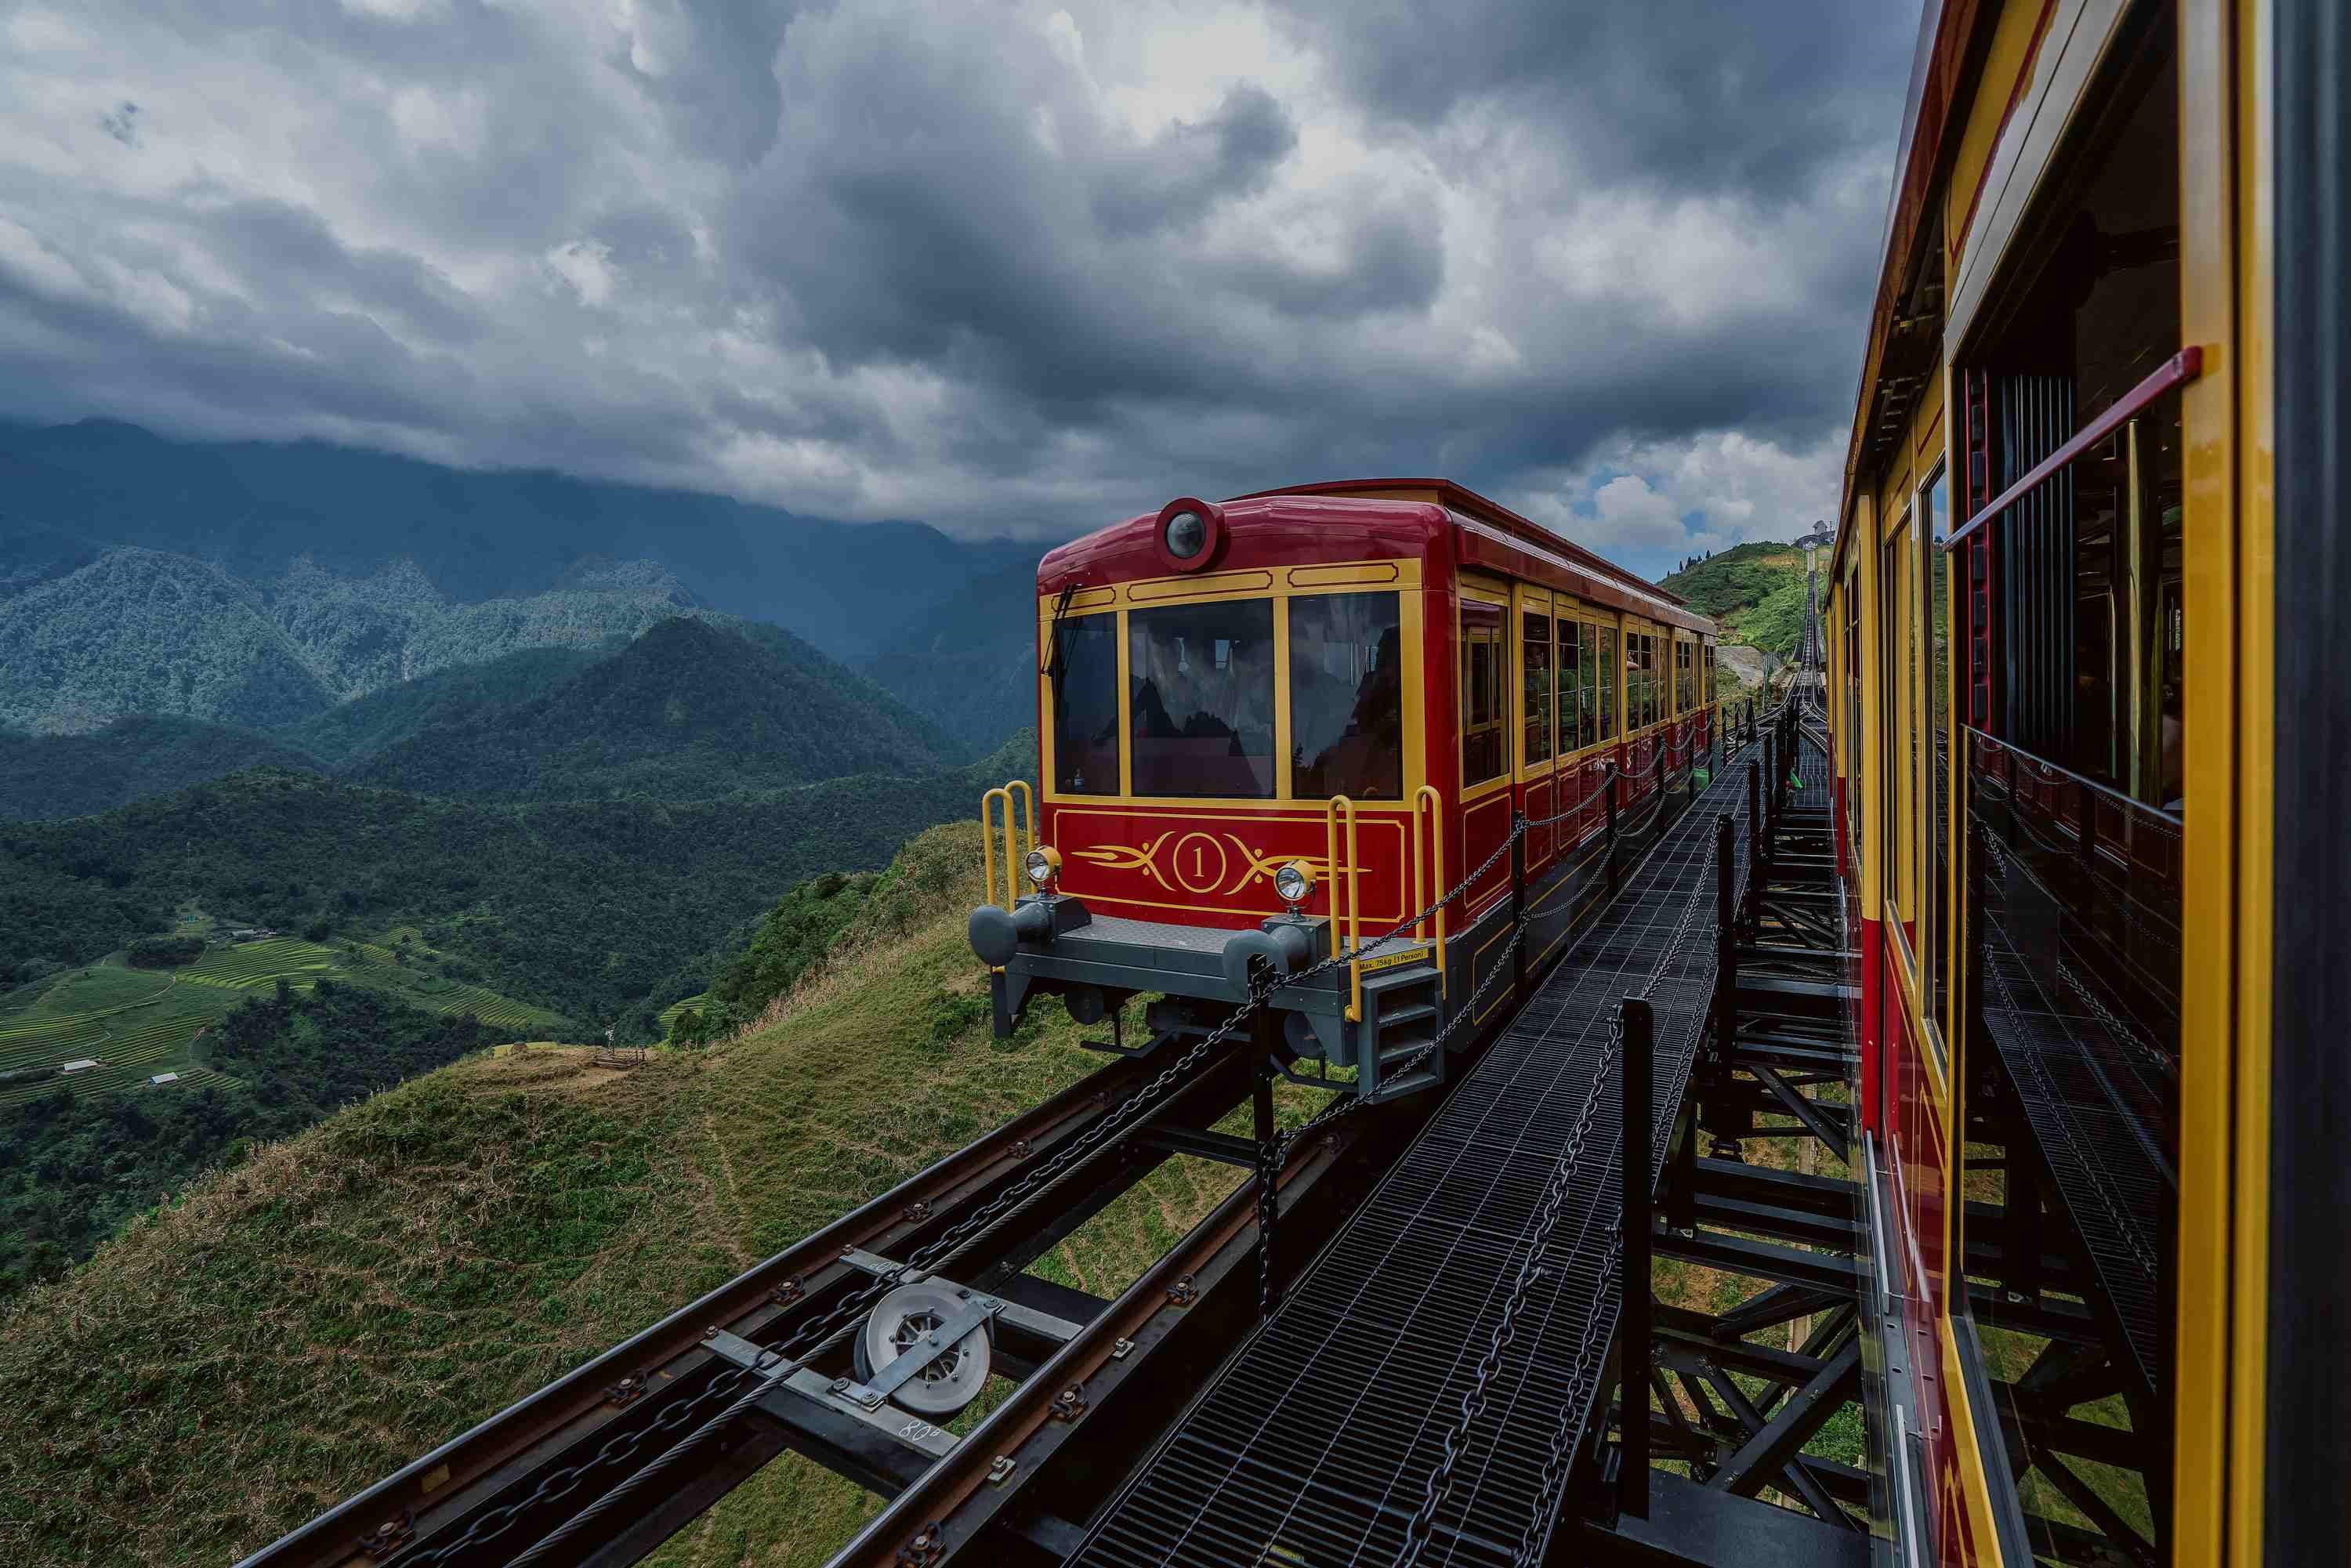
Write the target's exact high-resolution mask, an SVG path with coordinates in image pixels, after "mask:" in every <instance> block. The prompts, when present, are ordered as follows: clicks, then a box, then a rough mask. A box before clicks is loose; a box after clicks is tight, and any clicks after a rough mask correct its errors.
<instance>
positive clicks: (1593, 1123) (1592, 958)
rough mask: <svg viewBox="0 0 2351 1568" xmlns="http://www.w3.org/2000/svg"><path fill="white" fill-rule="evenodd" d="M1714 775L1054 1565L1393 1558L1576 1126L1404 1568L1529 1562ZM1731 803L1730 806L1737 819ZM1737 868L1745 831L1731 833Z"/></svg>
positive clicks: (1691, 960)
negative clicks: (1431, 1525) (1415, 1560)
mask: <svg viewBox="0 0 2351 1568" xmlns="http://www.w3.org/2000/svg"><path fill="white" fill-rule="evenodd" d="M1744 773H1745V770H1744V768H1722V769H1720V770H1719V773H1718V774H1717V776H1716V779H1715V782H1714V783H1713V784H1712V786H1711V787H1710V788H1708V789H1707V790H1706V791H1705V792H1704V793H1702V794H1701V795H1700V796H1699V798H1698V801H1697V803H1696V807H1695V809H1693V810H1688V811H1687V812H1685V813H1684V814H1683V815H1682V816H1681V817H1680V818H1679V819H1678V820H1677V821H1675V822H1673V823H1671V824H1669V825H1668V826H1667V829H1666V831H1665V833H1664V836H1663V838H1662V839H1661V840H1660V841H1659V842H1658V843H1657V844H1656V847H1655V848H1654V849H1653V850H1652V851H1651V852H1650V853H1649V855H1648V857H1647V858H1646V860H1645V861H1644V862H1642V863H1641V864H1640V865H1639V866H1638V867H1637V868H1636V869H1635V871H1634V872H1633V873H1631V874H1630V876H1628V878H1627V880H1626V886H1625V893H1624V894H1623V895H1622V896H1621V897H1619V898H1618V899H1617V900H1616V901H1615V902H1614V904H1610V905H1608V906H1607V907H1606V908H1604V910H1603V911H1602V912H1601V913H1600V915H1599V916H1598V918H1597V920H1596V922H1595V924H1594V925H1593V927H1592V928H1591V929H1590V930H1588V931H1586V932H1585V933H1584V934H1583V936H1581V937H1580V938H1578V939H1577V941H1576V942H1575V944H1574V945H1573V946H1572V947H1571V948H1570V949H1569V951H1568V953H1567V954H1566V956H1565V957H1564V958H1563V959H1562V961H1561V963H1560V965H1559V967H1557V968H1556V969H1555V970H1554V971H1553V972H1552V976H1551V978H1550V979H1549V981H1548V982H1547V983H1545V984H1543V985H1542V986H1541V988H1538V989H1537V991H1536V992H1535V994H1534V996H1533V997H1532V998H1531V999H1530V1000H1529V1001H1528V1003H1527V1005H1526V1006H1525V1007H1524V1008H1522V1009H1520V1012H1519V1014H1518V1015H1517V1017H1516V1018H1515V1019H1513V1020H1512V1021H1511V1022H1510V1025H1509V1026H1508V1027H1507V1028H1506V1029H1505V1030H1504V1031H1503V1033H1502V1035H1501V1037H1500V1038H1499V1040H1497V1041H1496V1042H1495V1043H1494V1045H1493V1046H1492V1047H1491V1048H1490V1049H1489V1051H1487V1053H1486V1055H1485V1056H1484V1058H1483V1059H1482V1060H1481V1061H1479V1063H1478V1065H1477V1066H1476V1067H1475V1068H1474V1069H1473V1070H1472V1071H1471V1072H1470V1073H1469V1075H1468V1077H1467V1078H1466V1079H1464V1080H1463V1081H1462V1082H1461V1084H1460V1085H1459V1087H1458V1088H1457V1089H1456V1090H1455V1091H1454V1092H1453V1093H1452V1094H1451V1095H1450V1097H1449V1098H1448V1099H1447V1101H1446V1103H1445V1104H1444V1105H1443V1106H1442V1107H1441V1108H1440V1109H1439V1110H1438V1112H1437V1115H1436V1117H1435V1119H1434V1120H1433V1121H1432V1122H1431V1123H1430V1124H1429V1126H1428V1127H1427V1128H1426V1130H1425V1131H1424V1132H1423V1133H1422V1134H1421V1136H1420V1137H1419V1139H1418V1140H1417V1141H1416V1143H1415V1144H1414V1145H1413V1146H1412V1147H1411V1148H1410V1149H1409V1150H1407V1151H1406V1152H1405V1154H1404V1155H1403V1156H1402V1157H1401V1158H1400V1159H1398V1160H1397V1162H1396V1163H1395V1166H1392V1167H1391V1168H1390V1169H1389V1171H1388V1172H1387V1174H1386V1175H1385V1176H1384V1177H1383V1178H1382V1180H1381V1182H1380V1185H1379V1186H1378V1187H1377V1188H1375V1189H1374V1192H1373V1195H1372V1197H1371V1198H1370V1199H1369V1200H1368V1201H1367V1202H1365V1203H1364V1206H1363V1207H1361V1208H1360V1209H1359V1210H1358V1211H1357V1212H1356V1214H1355V1215H1354V1216H1353V1218H1352V1219H1351V1220H1350V1221H1349V1222H1348V1224H1347V1226H1346V1228H1344V1229H1343V1230H1342V1231H1341V1232H1340V1233H1339V1235H1338V1236H1337V1238H1336V1239H1333V1240H1332V1242H1331V1244H1330V1245H1329V1247H1328V1248H1327V1249H1325V1250H1324V1251H1323V1252H1322V1255H1321V1256H1320V1257H1318V1258H1317V1259H1316V1260H1314V1262H1313V1263H1312V1264H1311V1266H1310V1268H1309V1269H1308V1270H1307V1271H1306V1273H1305V1274H1304V1276H1303V1277H1302V1278H1301V1280H1300V1281H1299V1282H1298V1284H1297V1285H1296V1286H1295V1287H1294V1288H1293V1289H1292V1290H1291V1291H1290V1295H1289V1296H1288V1297H1287V1298H1286V1299H1285V1300H1284V1301H1283V1302H1282V1304H1281V1306H1280V1309H1279V1310H1278V1311H1277V1312H1276V1313H1275V1315H1274V1317H1273V1320H1272V1321H1271V1322H1270V1323H1269V1324H1267V1325H1266V1326H1265V1327H1264V1328H1262V1329H1260V1330H1259V1332H1258V1333H1256V1334H1255V1335H1254V1336H1253V1337H1252V1338H1251V1339H1250V1340H1249V1342H1248V1343H1246V1344H1245V1345H1244V1346H1243V1347H1242V1348H1241V1349H1240V1350H1239V1351H1238V1353H1237V1354H1234V1355H1233V1356H1231V1357H1230V1358H1229V1359H1228V1361H1227V1362H1226V1363H1225V1364H1224V1366H1223V1367H1222V1368H1221V1369H1220V1370H1219V1372H1218V1373H1217V1375H1216V1377H1215V1378H1214V1379H1213V1380H1212V1381H1211V1383H1210V1384H1209V1385H1208V1386H1207V1389H1206V1390H1205V1391H1204V1392H1203V1393H1202V1394H1201V1395H1200V1396H1199V1397H1198V1398H1196V1400H1195V1401H1194V1403H1193V1405H1192V1406H1191V1408H1190V1409H1189V1410H1187V1411H1186V1413H1185V1415H1184V1416H1183V1417H1182V1418H1181V1420H1180V1421H1179V1423H1178V1425H1177V1427H1176V1428H1175V1431H1174V1432H1173V1433H1172V1434H1171V1435H1170V1436H1169V1437H1168V1438H1167V1439H1166V1440H1165V1442H1164V1443H1163V1445H1162V1446H1161V1448H1159V1449H1158V1451H1157V1452H1156V1453H1155V1454H1154V1455H1153V1456H1152V1458H1151V1459H1150V1461H1149V1463H1148V1464H1147V1465H1146V1466H1145V1467H1144V1469H1141V1470H1139V1471H1138V1472H1137V1473H1136V1475H1135V1476H1134V1478H1133V1479H1131V1480H1130V1481H1129V1482H1128V1484H1127V1487H1126V1490H1124V1491H1123V1493H1121V1495H1120V1496H1119V1497H1118V1498H1117V1499H1116V1500H1114V1501H1113V1503H1112V1505H1111V1507H1110V1508H1109V1509H1108V1510H1107V1511H1105V1513H1104V1514H1103V1516H1102V1518H1101V1519H1100V1520H1099V1521H1097V1522H1096V1524H1095V1526H1094V1528H1093V1530H1092V1532H1091V1533H1090V1534H1089V1536H1088V1537H1087V1539H1086V1541H1085V1542H1084V1543H1083V1544H1082V1545H1081V1547H1080V1548H1079V1549H1078V1551H1077V1552H1075V1553H1074V1554H1073V1555H1072V1556H1071V1559H1070V1562H1071V1563H1072V1564H1081V1565H1084V1568H1122V1565H1123V1568H1146V1565H1148V1568H1156V1565H1158V1564H1161V1563H1175V1564H1197V1565H1201V1568H1207V1565H1211V1564H1217V1565H1227V1568H1266V1565H1269V1564H1270V1565H1275V1568H1342V1565H1353V1564H1363V1565H1366V1568H1369V1565H1373V1564H1383V1565H1384V1564H1389V1563H1395V1562H1396V1561H1397V1560H1398V1558H1399V1555H1400V1554H1401V1552H1402V1551H1403V1548H1404V1543H1405V1527H1406V1525H1407V1523H1408V1522H1409V1521H1410V1520H1411V1519H1412V1517H1413V1515H1414V1514H1415V1513H1416V1511H1418V1510H1419V1508H1420V1507H1421V1504H1422V1501H1423V1499H1424V1497H1425V1496H1426V1490H1427V1484H1428V1477H1429V1474H1430V1472H1431V1470H1432V1469H1433V1468H1434V1467H1435V1465H1436V1463H1437V1458H1438V1454H1439V1450H1440V1448H1441V1445H1442V1443H1443V1441H1444V1439H1445V1437H1446V1436H1447V1433H1448V1431H1449V1430H1450V1429H1451V1428H1452V1427H1453V1426H1454V1424H1455V1422H1456V1420H1457V1419H1458V1416H1459V1414H1460V1411H1461V1409H1462V1399H1463V1396H1464V1395H1465V1393H1467V1392H1468V1389H1469V1387H1470V1386H1471V1384H1472V1382H1473V1380H1474V1375H1475V1372H1476V1370H1477V1367H1478V1364H1479V1360H1480V1359H1481V1357H1482V1356H1483V1355H1484V1354H1485V1352H1486V1349H1487V1346H1488V1343H1489V1339H1490V1337H1491V1334H1492V1332H1493V1327H1494V1323H1495V1321H1496V1319H1497V1318H1498V1316H1499V1313H1500V1312H1501V1310H1502V1307H1503V1304H1504V1301H1505V1300H1506V1299H1507V1297H1508V1295H1509V1293H1510V1284H1511V1281H1513V1279H1514V1278H1515V1277H1516V1275H1517V1273H1518V1271H1519V1269H1520V1263H1521V1260H1522V1259H1523V1257H1524V1255H1525V1251H1526V1249H1527V1248H1528V1247H1529V1245H1530V1243H1531V1227H1532V1226H1533V1224H1534V1221H1535V1213H1536V1208H1537V1206H1538V1204H1539V1202H1540V1201H1541V1197H1542V1194H1543V1189H1544V1186H1545V1184H1546V1182H1547V1181H1548V1180H1549V1178H1550V1176H1551V1175H1552V1169H1553V1166H1554V1165H1555V1164H1556V1162H1557V1161H1558V1160H1559V1158H1560V1156H1561V1154H1562V1150H1563V1149H1564V1148H1565V1147H1566V1146H1567V1145H1568V1142H1569V1140H1570V1138H1571V1136H1572V1134H1573V1129H1574V1128H1575V1126H1576V1125H1577V1124H1579V1123H1582V1122H1584V1121H1586V1119H1587V1118H1588V1119H1589V1123H1590V1125H1589V1128H1588V1132H1587V1135H1586V1139H1585V1142H1584V1144H1583V1148H1582V1150H1581V1152H1580V1155H1579V1157H1578V1158H1577V1159H1576V1160H1575V1162H1574V1164H1573V1174H1572V1176H1570V1178H1569V1181H1568V1186H1567V1197H1566V1201H1565V1205H1564V1207H1563V1208H1562V1213H1561V1217H1560V1218H1559V1221H1558V1225H1557V1228H1556V1229H1555V1231H1554V1232H1553V1234H1552V1241H1551V1247H1550V1254H1549V1256H1550V1264H1549V1266H1548V1267H1547V1268H1546V1270H1545V1271H1544V1273H1543V1274H1542V1275H1541V1277H1539V1278H1538V1279H1537V1281H1535V1284H1534V1286H1533V1287H1532V1289H1531V1292H1530V1294H1529V1296H1528V1298H1527V1300H1526V1301H1524V1302H1523V1304H1522V1305H1521V1306H1520V1312H1519V1317H1518V1324H1519V1331H1518V1333H1517V1335H1516V1337H1515V1339H1514V1340H1513V1342H1512V1343H1511V1344H1510V1347H1509V1348H1508V1350H1507V1351H1506V1353H1505V1354H1504V1355H1503V1357H1502V1360H1501V1364H1500V1367H1499V1371H1498V1372H1497V1373H1496V1375H1494V1378H1493V1380H1492V1382H1491V1383H1490V1384H1489V1389H1488V1401H1487V1404H1486V1407H1485V1410H1484V1413H1483V1415H1482V1416H1480V1417H1479V1419H1478V1420H1477V1421H1476V1422H1475V1423H1474V1424H1473V1425H1472V1426H1471V1427H1470V1429H1469V1431H1468V1436H1467V1440H1466V1442H1465V1444H1464V1445H1463V1449H1462V1453H1461V1457H1460V1458H1459V1461H1458V1464H1457V1466H1456V1468H1455V1471H1454V1484H1453V1487H1452V1489H1451V1490H1450V1492H1449V1494H1448V1495H1447V1499H1446V1500H1445V1502H1444V1504H1443V1506H1442V1507H1441V1509H1440V1510H1439V1511H1438V1513H1437V1524H1436V1529H1435V1532H1434V1534H1433V1535H1432V1537H1431V1538H1430V1540H1429V1542H1428V1544H1427V1546H1426V1550H1425V1551H1424V1552H1423V1553H1422V1555H1421V1557H1420V1559H1419V1562H1420V1563H1422V1564H1424V1565H1426V1568H1445V1565H1451V1564H1462V1565H1468V1564H1499V1563H1515V1562H1531V1561H1535V1560H1537V1559H1538V1558H1539V1557H1540V1555H1541V1551H1542V1549H1543V1547H1544V1545H1545V1544H1546V1542H1547V1541H1548V1538H1549V1535H1550V1532H1551V1529H1552V1522H1553V1520H1554V1518H1555V1516H1556V1514H1557V1511H1558V1493H1557V1490H1549V1491H1546V1489H1545V1483H1544V1472H1545V1469H1546V1466H1547V1465H1548V1464H1549V1463H1550V1462H1551V1460H1552V1457H1553V1456H1554V1455H1555V1454H1558V1453H1561V1452H1562V1451H1566V1452H1573V1451H1574V1450H1575V1449H1576V1448H1578V1446H1580V1445H1581V1444H1582V1443H1583V1441H1584V1439H1585V1437H1586V1436H1587V1423H1588V1422H1589V1421H1590V1420H1591V1418H1592V1414H1593V1411H1592V1406H1593V1393H1594V1389H1595V1387H1598V1388H1599V1390H1600V1392H1601V1393H1602V1394H1603V1395H1604V1394H1605V1393H1606V1392H1607V1389H1606V1387H1605V1385H1604V1384H1603V1378H1604V1363H1605V1361H1606V1357H1607V1352H1608V1348H1609V1343H1610V1341H1611V1339H1612V1337H1613V1336H1614V1327H1615V1321H1616V1316H1617V1311H1618V1304H1619V1296H1618V1291H1617V1286H1616V1282H1615V1280H1614V1273H1613V1270H1611V1269H1610V1268H1609V1267H1608V1260H1609V1259H1610V1258H1612V1257H1613V1255H1614V1253H1613V1248H1612V1245H1611V1244H1612V1242H1613V1241H1614V1238H1615V1233H1616V1229H1617V1215H1618V1209H1619V1197H1618V1179H1617V1162H1618V1153H1617V1150H1618V1144H1619V1127H1618V1122H1619V1115H1618V1112H1617V1104H1616V1098H1615V1096H1616V1089H1615V1086H1614V1078H1615V1074H1614V1071H1610V1072H1609V1073H1608V1079H1609V1082H1605V1083H1603V1082H1596V1081H1595V1080H1596V1077H1597V1072H1598V1069H1599V1068H1600V1065H1601V1064H1602V1063H1603V1062H1604V1061H1612V1062H1613V1061H1614V1052H1613V1051H1610V1050H1609V1049H1608V1045H1609V1041H1610V1039H1611V1036H1612V1032H1613V1030H1614V1024H1615V1020H1616V1016H1617V1008H1618V1003H1619V1002H1620V1000H1621V999H1622V998H1624V997H1625V996H1627V995H1630V994H1634V993H1637V992H1639V991H1640V990H1642V988H1644V987H1645V986H1650V985H1651V982H1652V977H1654V980H1655V983H1654V987H1653V988H1652V989H1651V990H1650V993H1649V996H1650V1000H1651V1002H1652V1004H1653V1005H1654V1007H1655V1008H1656V1113H1655V1114H1656V1123H1655V1126H1656V1134H1655V1136H1654V1139H1653V1143H1652V1147H1653V1148H1654V1149H1655V1150H1656V1151H1657V1154H1656V1159H1657V1161H1659V1162H1660V1163H1661V1162H1662V1161H1663V1159H1664V1157H1665V1154H1664V1151H1665V1149H1666V1146H1667V1133H1668V1132H1669V1131H1670V1129H1671V1126H1672V1124H1673V1121H1674V1119H1675V1117H1676V1116H1677V1113H1678V1112H1679V1109H1680V1105H1681V1101H1682V1096H1683V1092H1684V1090H1685V1088H1686V1086H1687V1082H1688V1080H1689V1074H1690V1068H1691V1065H1692V1061H1693V1060H1694V1058H1695V1056H1696V1053H1697V1051H1698V1045H1699V1042H1700V1038H1701V1035H1702V1034H1703V1032H1704V1030H1705V1026H1706V1021H1707V1015H1708V1005H1709V1002H1710V998H1711V995H1712V991H1713V985H1714V973H1715V959H1716V946H1715V908H1716V887H1715V873H1714V838H1715V831H1716V828H1715V821H1716V816H1717V814H1718V813H1719V812H1723V811H1733V810H1734V807H1735V806H1736V805H1737V804H1738V803H1740V802H1742V801H1743V800H1744V798H1745V796H1744V791H1745V788H1746V784H1745V777H1744ZM1736 815H1737V813H1736V812H1734V816H1736ZM1738 831H1739V833H1740V839H1739V841H1738V842H1739V845H1740V847H1739V848H1738V849H1737V851H1735V852H1736V853H1739V854H1740V855H1742V856H1743V855H1744V853H1745V849H1744V832H1745V828H1744V823H1743V822H1740V823H1739V824H1738Z"/></svg>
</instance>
